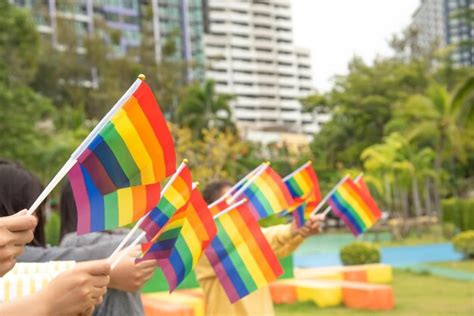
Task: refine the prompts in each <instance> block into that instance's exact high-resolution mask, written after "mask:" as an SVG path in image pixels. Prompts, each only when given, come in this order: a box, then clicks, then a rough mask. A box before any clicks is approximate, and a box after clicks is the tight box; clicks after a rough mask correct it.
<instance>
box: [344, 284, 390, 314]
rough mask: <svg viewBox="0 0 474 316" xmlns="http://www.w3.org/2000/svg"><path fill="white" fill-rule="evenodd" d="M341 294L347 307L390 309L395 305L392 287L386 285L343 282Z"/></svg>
mask: <svg viewBox="0 0 474 316" xmlns="http://www.w3.org/2000/svg"><path fill="white" fill-rule="evenodd" d="M342 294H343V300H344V305H345V306H346V307H348V308H356V309H368V310H390V309H392V308H393V307H394V305H395V303H394V298H393V291H392V288H391V287H390V286H386V285H373V284H360V283H352V282H344V285H343V288H342Z"/></svg>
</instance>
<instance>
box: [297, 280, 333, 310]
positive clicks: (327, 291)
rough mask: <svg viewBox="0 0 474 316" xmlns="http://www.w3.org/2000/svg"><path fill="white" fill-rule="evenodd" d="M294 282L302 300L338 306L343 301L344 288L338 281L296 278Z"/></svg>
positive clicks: (320, 305)
mask: <svg viewBox="0 0 474 316" xmlns="http://www.w3.org/2000/svg"><path fill="white" fill-rule="evenodd" d="M293 284H294V285H295V286H296V294H297V296H298V301H300V302H308V301H310V302H313V303H315V304H316V305H318V306H319V307H330V306H338V305H340V304H341V303H342V288H341V286H340V285H339V284H338V283H334V282H331V281H329V282H327V281H312V280H295V281H294V283H293Z"/></svg>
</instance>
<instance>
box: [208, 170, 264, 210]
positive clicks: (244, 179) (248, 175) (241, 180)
mask: <svg viewBox="0 0 474 316" xmlns="http://www.w3.org/2000/svg"><path fill="white" fill-rule="evenodd" d="M264 165H265V163H262V164H260V165H259V166H258V167H257V168H255V169H253V170H252V171H250V172H249V173H247V175H246V176H245V177H243V178H242V179H240V180H239V182H237V183H236V184H234V185H233V186H232V188H230V190H229V191H227V192H226V193H225V194H224V195H222V196H221V197H220V198H218V199H217V200H215V201H214V202H212V203H211V204H209V205H208V207H209V208H213V207H214V206H215V205H217V204H219V203H220V202H221V201H223V200H225V199H226V198H227V197H229V195H231V194H232V192H234V191H235V189H236V188H237V187H239V186H241V185H242V184H243V183H244V182H245V181H247V180H248V178H250V177H251V176H252V175H254V174H255V172H258V171H259V170H260V169H261V168H263V166H264Z"/></svg>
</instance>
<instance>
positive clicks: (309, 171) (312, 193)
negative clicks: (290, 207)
mask: <svg viewBox="0 0 474 316" xmlns="http://www.w3.org/2000/svg"><path fill="white" fill-rule="evenodd" d="M284 181H285V185H286V187H287V188H288V190H289V191H290V193H291V196H292V197H293V199H294V201H295V204H296V205H300V204H301V203H303V202H311V203H313V205H314V204H317V203H319V201H321V191H320V190H319V182H318V176H317V175H316V172H314V169H313V167H312V166H311V162H308V163H306V164H305V165H304V166H302V167H301V168H300V169H299V170H298V171H297V172H296V173H294V174H292V175H291V176H290V177H288V178H285V180H284Z"/></svg>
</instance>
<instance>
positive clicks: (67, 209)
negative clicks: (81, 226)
mask: <svg viewBox="0 0 474 316" xmlns="http://www.w3.org/2000/svg"><path fill="white" fill-rule="evenodd" d="M59 215H60V217H61V229H60V231H59V241H61V240H63V237H64V236H65V235H66V234H69V233H73V232H75V231H76V227H77V212H76V203H75V202H74V195H73V193H72V187H71V184H70V183H69V181H66V183H64V185H63V187H62V189H61V198H60V200H59Z"/></svg>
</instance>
